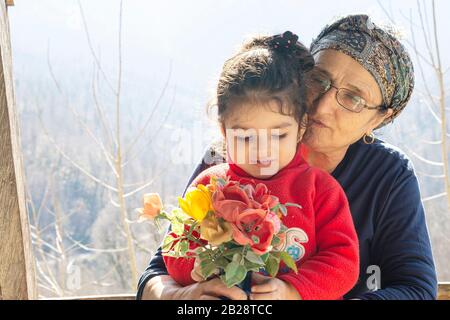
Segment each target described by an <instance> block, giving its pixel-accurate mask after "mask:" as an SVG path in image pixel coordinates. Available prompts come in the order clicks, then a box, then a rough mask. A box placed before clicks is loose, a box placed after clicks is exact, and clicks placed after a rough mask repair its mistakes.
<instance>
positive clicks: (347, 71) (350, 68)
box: [314, 49, 383, 104]
mask: <svg viewBox="0 0 450 320" xmlns="http://www.w3.org/2000/svg"><path fill="white" fill-rule="evenodd" d="M314 59H315V62H316V67H317V69H318V71H319V72H322V73H324V74H326V75H327V76H329V77H330V78H331V80H333V81H334V82H335V83H336V84H337V85H339V86H344V87H347V88H349V89H353V90H355V89H358V90H356V91H362V92H363V93H366V94H367V95H368V96H369V98H370V99H371V100H372V101H373V102H374V103H375V104H381V103H382V101H383V98H382V95H381V90H380V87H379V86H378V84H377V82H376V80H375V78H374V77H373V76H372V75H371V74H370V72H369V71H367V70H366V69H365V68H364V67H363V66H362V65H361V64H359V63H358V62H357V61H356V60H355V59H353V58H352V57H350V56H348V55H346V54H344V53H342V52H339V51H336V50H332V49H328V50H322V51H319V52H318V53H316V54H315V55H314ZM352 87H353V88H352Z"/></svg>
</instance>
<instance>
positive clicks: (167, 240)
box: [161, 235, 175, 251]
mask: <svg viewBox="0 0 450 320" xmlns="http://www.w3.org/2000/svg"><path fill="white" fill-rule="evenodd" d="M174 241H175V238H174V237H172V236H170V235H166V236H165V237H164V240H163V243H162V245H161V249H162V251H168V250H170V247H171V246H172V244H173V242H174Z"/></svg>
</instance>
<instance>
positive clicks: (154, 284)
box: [142, 275, 247, 300]
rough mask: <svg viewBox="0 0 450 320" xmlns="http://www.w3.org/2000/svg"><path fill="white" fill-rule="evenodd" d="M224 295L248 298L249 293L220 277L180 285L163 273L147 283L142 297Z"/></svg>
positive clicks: (200, 298) (197, 298)
mask: <svg viewBox="0 0 450 320" xmlns="http://www.w3.org/2000/svg"><path fill="white" fill-rule="evenodd" d="M221 296H224V297H227V298H229V299H231V300H247V295H246V294H245V292H244V291H243V290H241V289H240V288H238V287H232V288H228V287H227V286H226V285H225V284H224V283H223V282H222V280H221V279H220V278H213V279H211V280H207V281H203V282H197V283H194V284H191V285H189V286H186V287H182V286H180V285H179V284H178V283H177V282H176V281H175V280H173V279H172V278H171V277H170V276H167V275H162V276H156V277H153V278H152V279H150V280H149V281H148V282H147V284H146V285H145V290H144V292H143V295H142V299H147V300H220V298H219V297H221Z"/></svg>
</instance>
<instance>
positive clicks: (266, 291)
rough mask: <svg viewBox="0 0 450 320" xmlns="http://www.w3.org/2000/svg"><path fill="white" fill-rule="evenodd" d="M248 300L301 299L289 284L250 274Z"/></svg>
mask: <svg viewBox="0 0 450 320" xmlns="http://www.w3.org/2000/svg"><path fill="white" fill-rule="evenodd" d="M252 280H253V281H252V283H254V285H252V292H251V294H250V300H300V299H301V297H300V295H299V294H298V291H297V289H295V288H294V287H293V286H292V285H291V284H290V283H288V282H285V281H283V280H280V279H277V278H272V277H266V276H263V275H262V274H259V273H256V272H253V273H252Z"/></svg>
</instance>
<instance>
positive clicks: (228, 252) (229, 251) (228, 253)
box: [223, 247, 242, 257]
mask: <svg viewBox="0 0 450 320" xmlns="http://www.w3.org/2000/svg"><path fill="white" fill-rule="evenodd" d="M241 252H242V248H241V247H238V248H233V249H227V250H225V251H224V252H223V256H224V257H233V256H234V255H235V254H236V253H241Z"/></svg>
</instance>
